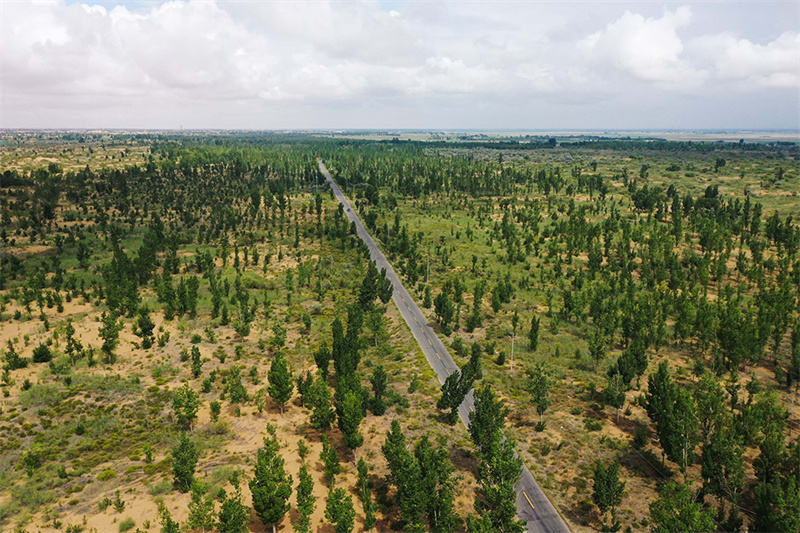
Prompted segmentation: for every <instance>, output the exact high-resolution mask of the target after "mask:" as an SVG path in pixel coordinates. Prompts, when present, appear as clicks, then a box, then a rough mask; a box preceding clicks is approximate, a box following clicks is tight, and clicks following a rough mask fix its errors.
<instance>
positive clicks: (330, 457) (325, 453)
mask: <svg viewBox="0 0 800 533" xmlns="http://www.w3.org/2000/svg"><path fill="white" fill-rule="evenodd" d="M320 459H322V464H323V465H324V468H325V480H326V481H327V482H328V488H331V487H333V482H334V481H335V480H336V474H338V473H339V472H340V471H341V470H342V465H341V463H340V462H339V454H338V453H336V447H335V446H334V445H333V444H331V441H330V440H329V439H328V436H327V435H325V434H324V433H323V434H322V453H321V454H320Z"/></svg>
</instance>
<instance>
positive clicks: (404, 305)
mask: <svg viewBox="0 0 800 533" xmlns="http://www.w3.org/2000/svg"><path fill="white" fill-rule="evenodd" d="M319 169H320V171H321V172H322V174H323V175H324V176H325V178H326V180H327V181H328V183H329V184H330V186H331V189H332V190H333V193H334V194H335V195H336V198H337V199H338V200H339V202H340V203H341V204H342V206H343V207H344V210H345V214H346V215H347V218H348V219H349V220H350V221H351V222H354V223H355V225H356V230H357V232H358V236H359V237H360V238H361V240H362V241H364V243H365V244H366V245H367V248H369V253H370V257H371V258H372V260H373V261H375V264H376V266H377V267H378V270H380V269H381V268H384V269H386V277H387V278H388V279H389V280H390V281H391V282H392V284H393V285H394V293H393V295H392V298H393V299H394V303H395V304H396V305H397V308H398V309H399V310H400V314H401V315H402V316H403V319H405V321H406V323H407V324H408V327H409V328H410V329H411V332H412V333H413V335H414V338H415V339H416V340H417V342H418V343H419V346H420V348H422V352H423V353H424V354H425V357H426V358H427V359H428V363H430V365H431V368H433V370H434V372H436V375H437V377H438V378H439V382H440V383H444V381H445V380H446V379H447V376H449V375H450V374H451V373H452V372H454V371H456V370H458V368H459V367H458V365H457V364H456V362H455V361H454V360H453V357H452V356H451V355H450V352H449V351H447V348H445V346H444V344H443V343H442V341H441V340H440V339H439V337H438V336H436V334H435V333H434V331H433V329H432V328H431V327H430V326H429V325H428V321H427V319H426V318H425V315H423V314H422V311H421V310H420V309H419V307H418V306H417V304H416V303H415V302H414V299H413V298H412V297H411V295H410V294H409V293H408V291H407V290H406V288H405V286H404V285H403V283H402V282H401V281H400V278H399V277H398V275H397V274H396V273H395V271H394V269H393V268H392V265H391V264H389V261H388V260H387V259H386V257H385V256H384V255H383V253H382V252H381V251H380V249H379V248H378V246H377V245H376V244H375V241H374V240H373V238H372V236H371V235H370V234H369V233H368V232H367V230H366V228H364V225H363V224H362V223H361V220H360V219H359V217H358V215H356V213H355V211H354V210H353V209H352V207H351V206H350V202H349V201H348V200H347V198H346V197H345V196H344V194H343V193H342V191H341V189H339V186H338V185H336V182H335V181H333V178H331V175H330V172H328V169H327V168H326V167H325V165H324V164H323V163H322V161H319ZM474 410H475V407H474V399H473V391H469V394H467V396H466V398H465V399H464V402H463V403H462V404H461V406H460V407H459V409H458V414H459V416H460V417H461V421H462V422H463V423H464V425H465V426H467V427H469V412H470V411H474ZM516 491H517V501H516V503H517V510H518V515H519V517H520V518H521V519H522V520H525V522H526V523H527V525H528V531H529V532H532V533H534V532H535V533H545V532H554V533H562V532H563V533H568V532H569V529H568V528H567V526H566V524H565V523H564V521H563V520H562V519H561V516H559V514H558V512H556V510H555V508H554V507H553V504H551V503H550V500H548V499H547V496H545V494H544V492H543V491H542V489H541V488H540V487H539V484H538V483H537V482H536V480H535V479H534V478H533V476H532V475H531V473H530V471H529V470H528V467H527V466H525V464H524V463H523V465H522V477H521V478H520V481H519V483H518V484H517V486H516Z"/></svg>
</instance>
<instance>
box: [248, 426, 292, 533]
mask: <svg viewBox="0 0 800 533" xmlns="http://www.w3.org/2000/svg"><path fill="white" fill-rule="evenodd" d="M267 432H268V434H269V435H268V436H267V437H264V446H263V447H262V448H260V449H259V450H258V451H257V452H256V465H255V471H254V472H253V479H252V480H250V484H249V485H250V492H251V493H252V495H253V510H255V512H256V514H257V515H258V518H259V520H261V523H262V524H264V526H265V527H267V526H270V525H271V526H272V532H273V533H275V531H276V529H277V524H278V522H280V521H281V519H282V518H283V516H284V515H285V514H286V513H287V512H288V511H289V508H290V506H291V505H290V504H289V498H290V497H291V495H292V476H289V475H287V474H286V470H285V469H284V464H285V461H284V460H283V457H281V456H280V453H279V451H280V444H279V443H278V439H277V438H276V436H275V428H274V427H273V426H272V425H270V424H268V425H267Z"/></svg>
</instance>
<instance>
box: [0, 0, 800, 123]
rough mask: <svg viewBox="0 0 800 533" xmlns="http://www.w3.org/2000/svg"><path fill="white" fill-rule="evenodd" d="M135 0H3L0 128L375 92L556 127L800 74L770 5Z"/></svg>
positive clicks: (209, 118) (325, 104) (318, 102)
mask: <svg viewBox="0 0 800 533" xmlns="http://www.w3.org/2000/svg"><path fill="white" fill-rule="evenodd" d="M89 1H90V2H91V1H92V0H89ZM105 5H109V3H108V2H106V4H105ZM133 6H135V7H126V5H116V6H115V7H113V8H106V7H102V6H100V5H90V4H68V3H66V0H45V1H17V0H15V1H13V2H8V1H4V0H0V15H2V16H0V69H2V71H1V72H2V76H0V88H2V94H3V100H2V102H0V127H10V126H25V125H72V124H64V123H58V124H56V123H55V122H54V120H55V119H52V118H51V117H53V116H60V117H62V119H61V120H64V121H69V120H75V117H78V118H80V117H82V116H85V117H88V118H86V119H85V120H86V121H87V122H91V125H98V126H99V125H103V123H104V121H108V120H109V117H113V118H114V120H118V122H115V123H113V124H111V123H109V124H108V125H113V126H116V127H121V126H125V125H127V123H128V122H136V123H137V124H138V122H137V121H139V120H142V121H144V120H154V118H153V117H156V118H155V120H162V122H159V123H157V124H152V126H163V125H164V124H170V125H171V124H175V123H176V122H178V118H176V117H178V116H179V115H180V114H181V113H183V115H182V117H183V119H182V120H181V121H182V122H184V123H186V120H185V119H186V117H190V118H191V119H193V120H197V121H199V124H197V125H198V126H203V125H205V126H208V127H212V126H217V125H225V126H236V122H235V120H242V117H244V120H246V123H245V124H243V125H247V126H251V127H252V126H253V125H257V124H261V123H260V122H258V119H257V118H254V117H264V116H268V117H270V118H274V116H278V115H280V116H282V117H288V118H287V122H286V123H285V124H282V125H281V126H282V127H292V126H295V125H296V126H308V123H304V124H295V123H294V122H293V117H296V116H312V117H313V116H314V115H315V114H317V115H325V114H326V113H329V112H331V111H330V110H331V109H333V108H336V109H337V113H340V114H331V115H328V116H332V117H337V120H338V117H342V116H344V117H347V116H348V115H347V113H346V112H345V111H343V110H345V109H350V110H356V111H358V110H361V111H360V112H362V113H367V111H365V110H366V109H371V110H374V109H379V108H380V107H381V106H385V107H392V106H393V107H394V108H395V109H406V110H409V109H414V110H417V109H418V110H419V111H416V112H415V113H416V114H414V115H413V116H424V117H432V118H431V120H433V119H435V118H437V117H444V116H445V115H444V114H443V113H445V110H444V107H448V109H451V110H452V113H454V114H456V113H458V111H459V110H460V111H461V112H462V113H463V114H464V115H469V114H471V112H472V111H473V110H474V109H476V108H478V107H481V106H482V108H484V109H488V108H489V107H490V106H499V108H498V109H504V110H505V111H503V112H502V113H497V116H506V117H512V118H514V119H515V120H520V121H523V120H525V117H526V116H531V117H534V116H535V117H538V116H541V110H542V109H547V112H548V113H549V115H548V116H550V115H551V116H553V117H557V119H554V121H555V122H554V124H553V126H554V127H566V124H565V123H564V122H563V121H562V118H564V117H567V118H568V117H569V115H570V113H572V114H573V116H574V120H577V121H580V120H584V118H585V117H587V116H589V114H590V113H591V110H592V109H597V110H598V112H600V108H599V107H595V108H592V107H591V106H597V105H599V104H598V102H604V104H603V105H605V106H606V107H605V108H604V109H610V108H611V106H613V105H614V102H628V101H631V100H632V99H636V100H637V101H642V102H643V103H642V106H643V108H644V107H646V105H647V104H646V103H647V102H651V103H650V105H652V106H654V107H655V106H658V105H659V103H660V102H663V101H664V99H665V98H667V97H668V96H669V95H673V94H686V93H692V96H693V97H695V98H697V99H698V100H697V101H698V102H701V101H703V100H702V98H711V97H713V96H702V95H704V94H705V93H708V94H710V95H713V94H715V91H716V92H717V93H719V92H720V91H722V90H724V89H727V87H728V85H729V84H730V83H731V82H734V83H735V84H736V86H737V88H738V89H739V90H740V93H741V94H743V95H747V97H750V96H753V97H755V95H757V94H758V91H767V90H769V91H780V90H781V89H782V88H783V89H784V90H785V88H787V87H789V88H793V87H797V86H798V62H799V61H800V60H798V48H800V38H799V37H798V31H797V29H798V28H797V27H796V25H795V26H794V27H792V26H791V25H790V24H789V22H785V21H783V20H781V21H778V22H780V24H778V23H777V22H776V23H775V24H777V26H780V28H781V31H785V33H783V34H782V35H779V36H778V37H775V35H776V34H774V33H770V34H769V35H770V37H769V39H766V40H765V39H764V38H763V35H764V34H766V33H765V32H762V35H761V36H760V37H754V36H753V35H752V34H746V35H748V37H749V38H750V40H748V39H746V38H741V37H734V36H738V35H742V33H741V32H740V31H733V30H734V29H736V28H734V29H732V30H731V31H730V32H728V33H719V34H714V35H703V34H702V31H700V30H702V27H700V28H698V27H697V26H698V24H700V22H699V21H702V16H698V15H697V14H696V12H701V13H702V14H704V15H705V16H708V14H709V12H708V10H709V9H714V8H713V7H708V6H707V5H705V4H696V5H693V7H692V8H689V7H685V6H684V7H677V8H675V9H673V10H665V11H663V12H662V13H661V14H657V15H655V16H653V13H652V12H650V11H649V10H650V9H651V8H650V7H647V6H645V5H643V4H642V5H641V9H642V11H643V13H637V12H633V11H625V12H624V13H622V14H620V10H619V8H618V7H616V5H615V4H608V3H606V2H588V3H586V4H585V6H586V9H585V10H582V12H581V13H580V14H576V12H575V10H574V9H572V8H571V7H570V8H567V7H564V6H563V5H561V4H558V3H557V2H550V3H548V2H544V3H542V2H535V3H526V2H521V3H519V2H510V3H509V2H488V1H486V2H450V1H447V0H443V1H437V2H408V3H406V4H404V5H400V6H394V5H393V10H391V11H385V10H382V9H381V6H380V3H379V2H378V1H376V0H361V1H360V0H355V1H340V0H297V1H292V2H283V1H282V2H243V1H230V2H228V1H225V0H168V1H160V0H151V1H148V2H147V3H133ZM726 6H728V7H730V5H728V4H726ZM703 10H706V11H703ZM787 25H788V26H787ZM690 31H691V32H692V35H693V36H694V37H693V38H688V37H686V36H685V35H684V34H686V33H689V32H690ZM587 35H588V36H587ZM698 35H699V36H698ZM761 43H766V44H761ZM698 88H702V91H700V90H698ZM698 95H701V96H702V98H701V96H698ZM659 99H660V100H659ZM764 101H767V100H766V99H764ZM784 101H786V100H784ZM442 102H446V103H447V106H442V105H441V104H442ZM793 102H794V105H795V106H796V101H794V100H793ZM576 104H580V106H579V105H576ZM458 106H462V107H458ZM548 106H551V108H548ZM575 107H581V109H580V110H579V111H576V110H575V109H574V108H575ZM534 109H535V110H536V112H535V113H534V112H533V110H534ZM70 110H74V112H72V111H70ZM526 110H527V111H526ZM526 112H527V113H528V115H526ZM603 112H605V111H603ZM487 113H488V112H487ZM404 114H405V115H408V116H412V114H410V113H406V112H404V113H400V115H404ZM37 116H38V117H39V119H38V120H32V119H31V117H37ZM126 117H127V118H126ZM160 117H163V119H161V118H160ZM126 120H127V121H128V122H126ZM359 120H360V122H359V124H363V123H364V122H365V121H368V120H369V117H367V116H364V117H361V118H360V119H359ZM597 120H599V119H597ZM146 124H147V123H146V122H145V123H144V125H146ZM270 124H271V123H270ZM346 125H347V124H341V126H346ZM444 125H445V124H442V126H437V127H443V126H444ZM519 125H522V124H519ZM374 126H375V127H379V126H386V127H389V126H392V124H374ZM409 126H413V124H409ZM479 126H481V125H480V124H475V127H479ZM495 126H496V127H508V125H506V124H496V125H495ZM537 126H539V124H537Z"/></svg>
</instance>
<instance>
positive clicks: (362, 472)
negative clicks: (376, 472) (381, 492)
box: [356, 457, 377, 531]
mask: <svg viewBox="0 0 800 533" xmlns="http://www.w3.org/2000/svg"><path fill="white" fill-rule="evenodd" d="M356 468H357V470H358V481H357V482H356V488H358V496H359V498H361V504H362V506H363V507H364V529H365V530H367V531H370V530H371V529H372V528H374V527H375V523H376V522H377V518H376V517H375V511H376V510H377V505H376V504H375V502H373V501H372V482H371V481H370V479H369V467H368V466H367V463H366V462H365V461H364V458H363V457H361V458H360V459H359V460H358V464H357V465H356Z"/></svg>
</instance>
